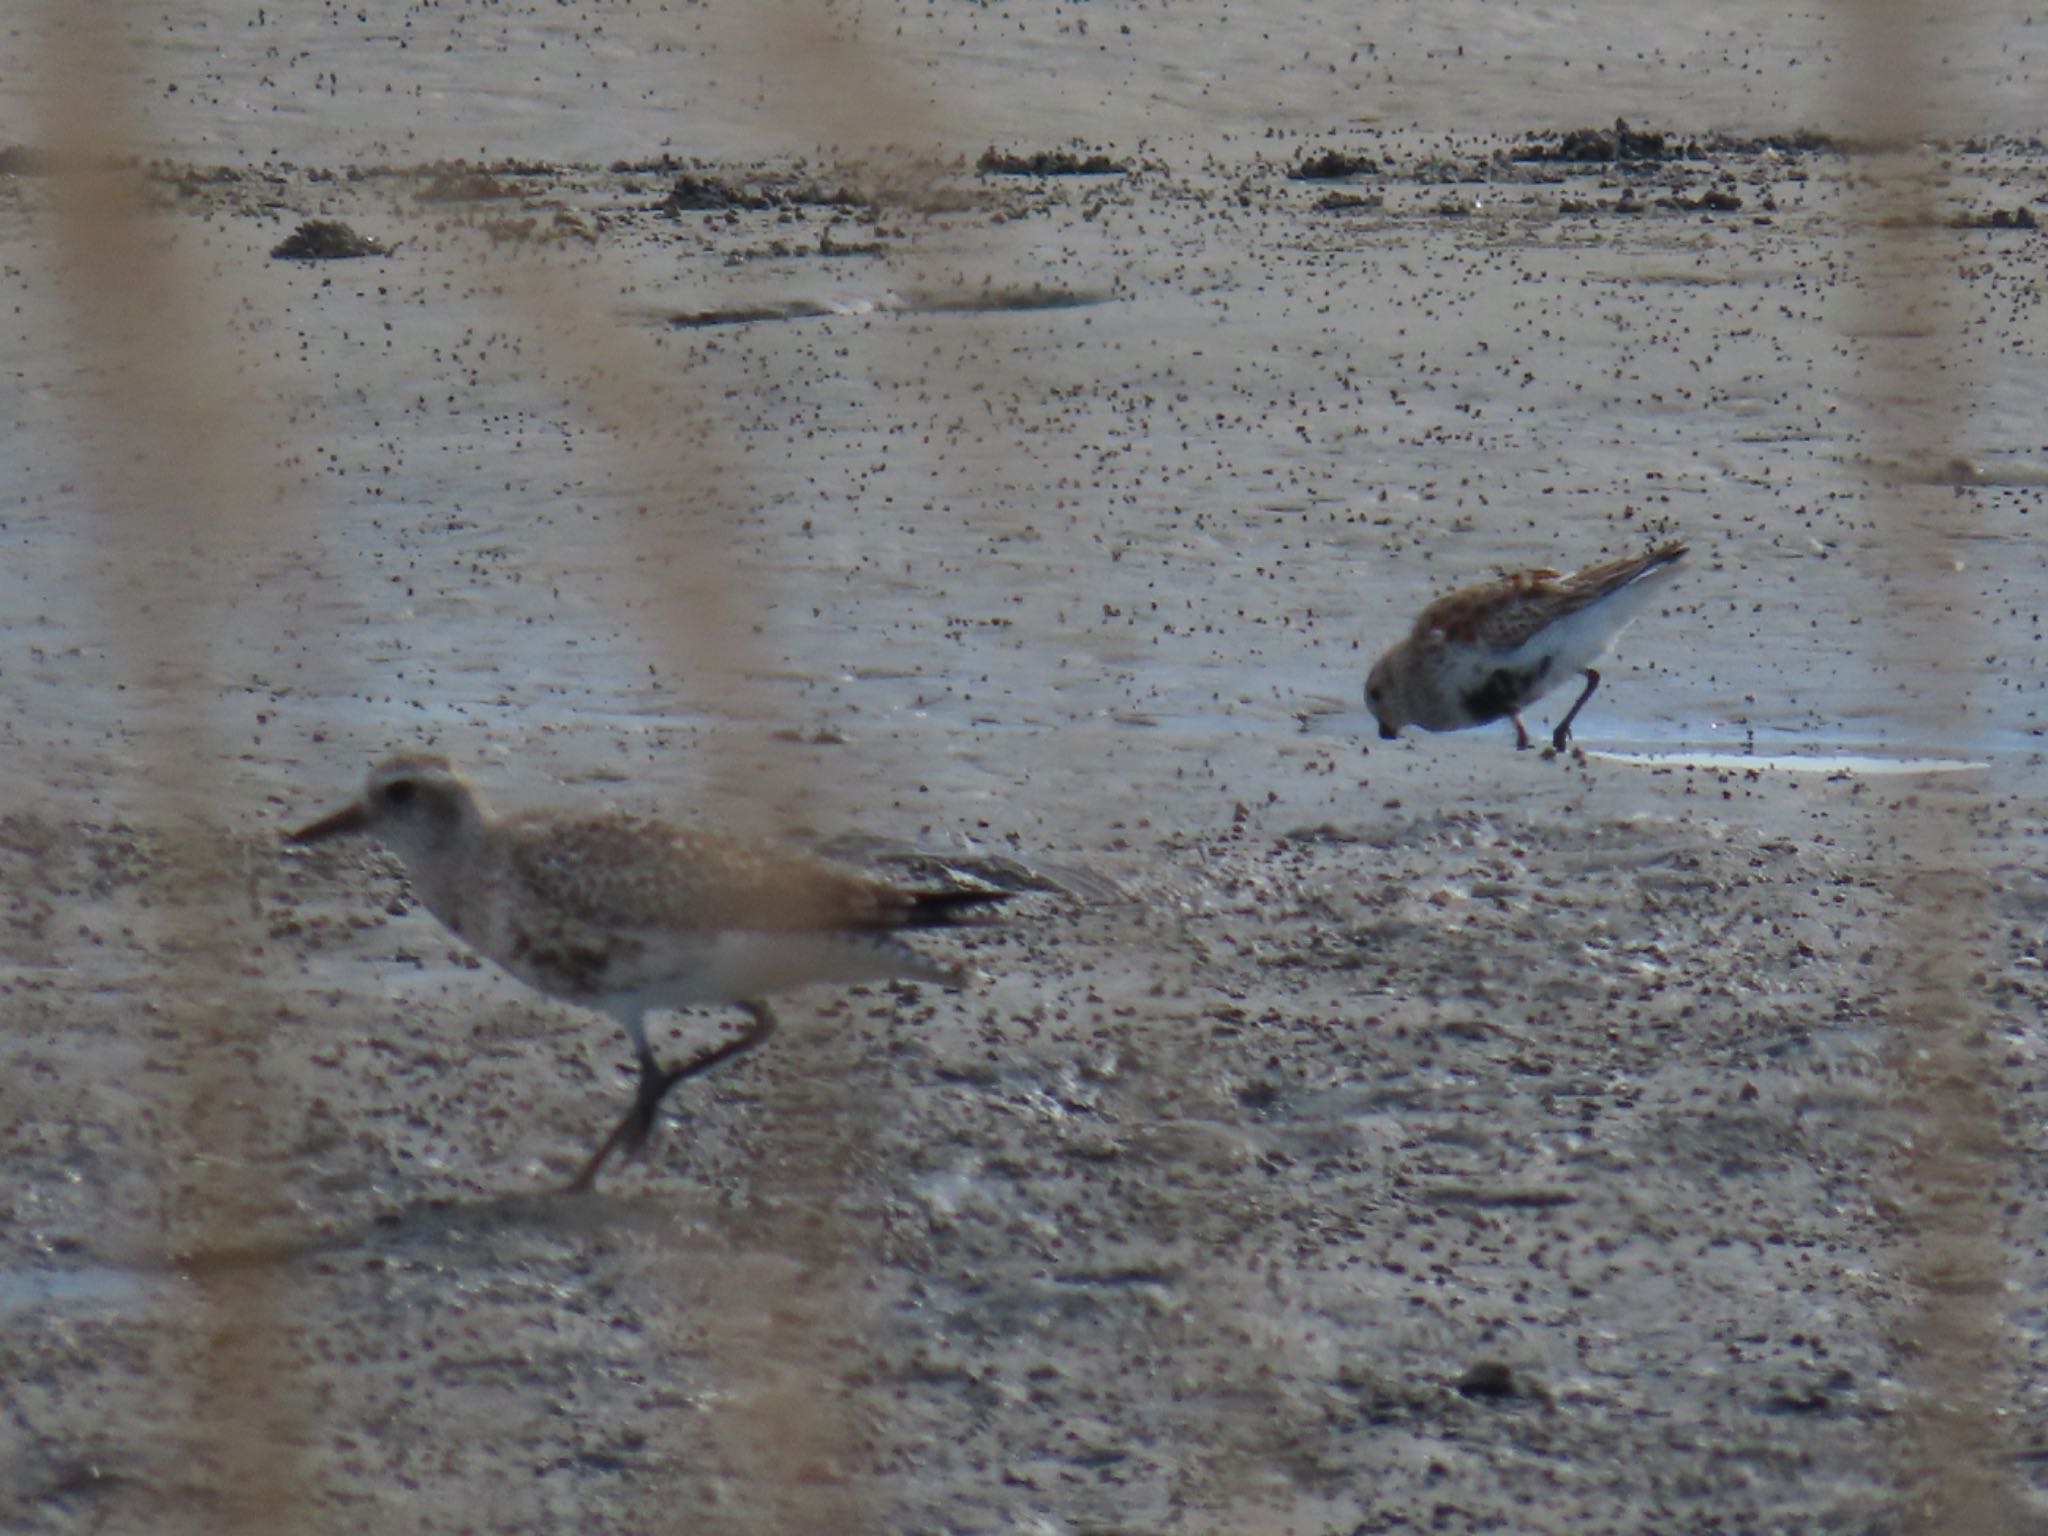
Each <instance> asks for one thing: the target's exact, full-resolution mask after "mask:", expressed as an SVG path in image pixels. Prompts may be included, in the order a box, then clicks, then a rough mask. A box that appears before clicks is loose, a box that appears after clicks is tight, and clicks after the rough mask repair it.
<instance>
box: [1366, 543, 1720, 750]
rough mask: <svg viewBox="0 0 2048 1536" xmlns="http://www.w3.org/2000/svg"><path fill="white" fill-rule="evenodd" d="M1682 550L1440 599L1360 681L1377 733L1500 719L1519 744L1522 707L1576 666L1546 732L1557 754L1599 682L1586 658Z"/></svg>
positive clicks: (1523, 738) (1523, 574)
mask: <svg viewBox="0 0 2048 1536" xmlns="http://www.w3.org/2000/svg"><path fill="white" fill-rule="evenodd" d="M1684 556H1685V545H1683V544H1680V543H1675V542H1674V543H1670V544H1661V545H1659V546H1658V547H1657V548H1655V549H1653V550H1651V551H1650V552H1649V553H1648V554H1643V555H1631V556H1629V557H1627V558H1626V559H1622V560H1610V561H1608V562H1607V563H1606V564H1604V565H1589V566H1587V567H1586V569H1584V570H1583V571H1575V572H1573V573H1572V574H1571V575H1569V576H1561V575H1559V574H1558V573H1557V572H1556V571H1517V572H1515V573H1514V574H1513V575H1509V576H1503V577H1501V578H1500V579H1498V580H1497V581H1482V582H1480V583H1478V584H1477V585H1475V586H1470V587H1465V588H1462V589H1461V590H1459V591H1456V592H1453V593H1451V594H1450V595H1449V596H1448V597H1440V598H1438V599H1437V600H1436V601H1435V602H1433V603H1431V604H1430V605H1429V606H1428V607H1427V608H1425V609H1423V610H1422V616H1421V617H1420V618H1418V619H1417V620H1416V621H1415V627H1414V628H1413V629H1412V630H1410V631H1409V632H1408V634H1407V636H1406V637H1405V638H1403V639H1401V640H1399V641H1397V642H1395V644H1394V645H1393V646H1392V647H1391V648H1390V649H1389V650H1388V651H1387V653H1386V654H1385V655H1384V656H1382V657H1380V659H1379V660H1378V661H1377V662H1375V663H1374V664H1373V669H1372V672H1371V674H1370V675H1369V676H1368V677H1367V678H1366V680H1365V702H1366V706H1367V707H1368V708H1369V709H1371V710H1372V712H1373V715H1374V716H1375V717H1376V718H1377V719H1378V720H1379V723H1380V736H1381V738H1382V739H1383V740H1386V741H1392V740H1394V738H1395V737H1397V736H1399V735H1400V734H1401V727H1402V726H1404V725H1419V726H1421V727H1422V728H1423V729H1424V730H1426V731H1462V730H1464V729H1465V728H1466V727H1468V726H1474V725H1485V724H1487V723H1489V722H1490V721H1494V720H1499V719H1501V718H1502V717H1506V718H1507V719H1509V720H1512V721H1514V723H1515V745H1516V746H1517V747H1524V748H1526V747H1528V746H1529V745H1530V741H1529V732H1528V730H1527V729H1526V728H1525V727H1524V726H1523V724H1522V711H1523V710H1525V709H1527V708H1528V707H1529V706H1530V705H1531V704H1533V703H1535V702H1536V700H1538V699H1540V698H1542V697H1543V695H1544V694H1546V693H1549V692H1550V691H1551V690H1552V689H1553V688H1556V687H1557V686H1558V685H1559V684H1560V683H1562V682H1563V681H1564V680H1565V679H1566V678H1567V677H1569V676H1570V675H1571V674H1572V673H1574V672H1582V673H1584V674H1585V678H1586V687H1585V691H1584V692H1582V693H1581V694H1580V695H1579V696H1578V698H1577V699H1576V700H1575V701H1574V702H1573V704H1572V707H1571V708H1570V709H1569V710H1567V711H1566V712H1565V717H1564V718H1563V719H1562V720H1560V721H1558V723H1557V729H1556V730H1555V731H1553V732H1551V736H1550V743H1551V746H1552V747H1553V748H1555V749H1556V750H1557V751H1559V752H1562V751H1563V750H1564V745H1565V742H1566V741H1567V740H1568V739H1569V738H1570V736H1571V730H1572V721H1574V720H1576V719H1577V718H1578V716H1579V711H1580V710H1581V709H1582V708H1584V707H1585V703H1586V700H1588V699H1590V698H1591V697H1592V696H1593V690H1594V689H1595V688H1598V687H1599V686H1600V674H1599V673H1598V672H1596V671H1594V670H1593V666H1592V663H1593V662H1594V661H1596V660H1598V659H1599V656H1600V653H1601V652H1602V651H1604V650H1606V649H1607V647H1608V644H1609V642H1611V641H1612V640H1613V639H1614V637H1615V636H1616V635H1618V634H1620V633H1621V631H1622V630H1624V629H1626V628H1627V627H1628V625H1629V623H1630V621H1632V620H1633V619H1634V618H1635V616H1636V614H1637V613H1638V612H1640V611H1641V609H1642V607H1643V605H1644V604H1645V603H1647V602H1648V601H1649V600H1650V598H1651V596H1652V594H1654V593H1655V592H1656V591H1657V590H1658V589H1659V588H1661V587H1662V586H1663V585H1664V583H1665V581H1666V580H1667V579H1668V578H1669V577H1670V576H1671V574H1672V572H1673V568H1674V567H1675V566H1676V565H1677V563H1678V562H1679V560H1681V559H1682V558H1684Z"/></svg>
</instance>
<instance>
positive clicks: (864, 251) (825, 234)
mask: <svg viewBox="0 0 2048 1536" xmlns="http://www.w3.org/2000/svg"><path fill="white" fill-rule="evenodd" d="M837 227H838V226H837V225H836V224H827V225H826V226H825V228H824V230H823V231H822V232H821V233H820V234H819V236H818V254H819V255H820V256H880V255H881V254H882V253H883V251H884V249H885V247H884V246H883V244H882V242H881V241H879V240H861V241H855V242H853V243H851V244H849V243H847V242H845V241H841V240H834V239H833V238H832V231H833V230H834V229H836V228H837Z"/></svg>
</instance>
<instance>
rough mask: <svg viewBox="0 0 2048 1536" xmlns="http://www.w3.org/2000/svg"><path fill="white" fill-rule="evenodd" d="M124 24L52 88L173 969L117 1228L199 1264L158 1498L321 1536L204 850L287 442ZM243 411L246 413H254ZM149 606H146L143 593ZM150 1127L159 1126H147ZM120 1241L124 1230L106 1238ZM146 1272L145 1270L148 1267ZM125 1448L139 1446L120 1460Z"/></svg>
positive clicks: (150, 941)
mask: <svg viewBox="0 0 2048 1536" xmlns="http://www.w3.org/2000/svg"><path fill="white" fill-rule="evenodd" d="M120 11H121V8H120V7H117V6H112V5H81V4H69V3H52V4H50V5H48V6H47V7H45V8H44V10H43V15H42V20H43V22H44V26H45V30H44V34H43V39H44V48H45V54H44V59H45V62H46V64H47V66H48V68H47V69H46V71H45V77H46V79H47V80H48V81H49V82H50V84H49V88H48V92H47V95H46V97H45V100H46V102H47V109H46V116H45V119H44V121H43V123H42V124H41V125H40V126H41V128H42V132H43V136H44V142H45V143H46V144H47V146H48V148H49V149H50V151H51V154H52V159H53V164H54V165H55V167H56V172H57V174H56V176H55V179H54V188H55V199H56V212H57V221H56V234H57V238H56V241H55V243H54V247H53V250H54V255H55V264H56V267H57V271H56V273H55V274H54V276H55V279H56V286H57V287H59V288H60V289H62V290H63V291H64V293H65V296H66V299H67V301H68V309H69V319H70V324H71V327H72V332H73V336H74V340H75V355H76V358H77V367H78V379H79V389H78V393H77V399H78V402H79V404H78V411H77V419H76V422H75V426H76V431H75V438H74V440H75V442H76V444H77V445H78V447H79V451H80V453H81V457H82V459H83V460H84V462H81V463H80V464H79V466H78V483H79V484H80V486H81V487H82V491H83V495H82V497H81V500H82V501H83V502H84V503H85V514H86V515H87V516H88V517H89V518H90V519H91V520H92V521H93V522H94V523H95V524H96V533H97V537H96V538H95V539H94V541H93V543H94V545H95V546H96V550H97V556H98V558H97V559H96V560H95V562H94V563H93V567H92V571H91V574H90V575H89V576H87V577H86V578H85V579H87V580H89V581H93V580H96V581H97V582H99V583H100V584H101V592H100V594H99V599H100V601H99V607H100V610H101V612H102V613H103V614H104V616H105V623H106V631H105V635H104V644H105V645H106V647H107V649H108V652H109V653H110V655H111V656H113V657H114V658H117V659H118V661H119V663H120V670H121V671H122V672H123V673H124V674H125V675H126V676H127V677H128V679H129V684H128V695H129V699H130V701H131V706H130V709H131V712H129V713H127V714H126V716H125V718H124V719H123V720H122V722H121V723H122V726H123V727H124V729H125V734H126V735H127V736H128V738H129V742H130V750H131V751H132V753H133V757H134V766H135V771H134V772H133V773H132V775H130V776H129V777H128V778H127V779H126V780H125V781H124V782H121V783H119V784H115V785H112V786H110V787H109V793H108V796H107V798H108V801H109V802H110V805H111V807H112V809H113V811H114V812H115V814H117V815H120V816H125V817H132V818H133V819H134V821H135V822H136V823H137V824H139V825H140V826H141V827H142V828H143V829H145V836H146V837H147V839H148V840H149V841H150V842H152V843H153V844H154V848H155V852H154V856H153V857H152V858H151V859H150V860H149V867H150V873H149V877H148V878H149V879H150V881H151V884H152V887H153V892H152V896H153V899H152V901H151V903H150V905H151V908H152V911H153V915H154V924H153V931H152V932H150V933H147V934H145V935H143V941H144V942H145V944H147V945H148V947H149V949H150V951H151V952H152V953H153V954H154V955H155V956H156V957H157V959H158V961H159V962H160V965H161V969H160V970H159V971H158V973H157V975H156V978H155V980H156V984H157V985H156V990H155V995H154V997H153V998H152V999H150V1001H151V1002H153V1004H154V1009H153V1010H149V1009H144V1010H139V1012H144V1013H149V1014H151V1015H152V1016H151V1017H149V1019H148V1021H147V1023H146V1024H145V1022H144V1020H142V1019H140V1018H138V1020H137V1021H136V1023H135V1026H134V1027H135V1028H136V1029H137V1030H138V1031H139V1030H142V1029H144V1028H149V1029H151V1030H152V1032H153V1034H154V1036H155V1038H156V1039H158V1040H159V1041H161V1042H163V1056H165V1057H168V1058H169V1060H168V1062H166V1063H165V1065H166V1066H167V1067H168V1070H163V1071H158V1072H155V1073H153V1074H152V1075H151V1080H152V1081H154V1082H156V1083H158V1084H163V1085H166V1089H165V1091H166V1092H168V1093H169V1094H171V1095H173V1096H174V1097H173V1098H172V1101H171V1102H170V1103H168V1104H166V1105H165V1106H164V1108H165V1109H166V1110H167V1111H168V1112H169V1113H167V1114H166V1115H165V1116H164V1117H163V1118H164V1120H165V1122H166V1123H167V1125H169V1126H170V1127H174V1129H173V1130H172V1131H171V1134H170V1135H169V1137H168V1140H169V1142H170V1144H171V1145H170V1148H169V1149H168V1150H169V1153H170V1155H169V1156H168V1157H166V1159H165V1160H164V1163H163V1164H162V1165H161V1166H162V1169H163V1175H162V1180H163V1181H162V1182H161V1183H160V1184H159V1187H158V1189H157V1191H156V1194H157V1211H158V1230H157V1231H156V1232H154V1233H142V1232H125V1233H124V1232H118V1231H109V1232H108V1233H107V1234H106V1237H107V1240H108V1242H109V1244H110V1245H111V1246H115V1247H119V1246H121V1245H122V1244H124V1243H129V1244H135V1245H137V1246H141V1245H147V1244H151V1243H155V1244H160V1248H159V1250H158V1252H157V1253H156V1255H155V1259H156V1261H157V1262H159V1263H161V1264H163V1265H165V1266H167V1267H172V1268H180V1267H183V1268H187V1269H188V1272H189V1274H190V1277H191V1279H192V1282H193V1283H192V1285H191V1286H190V1287H189V1289H186V1290H183V1291H182V1292H181V1293H180V1294H182V1295H185V1296H187V1297H189V1299H190V1305H191V1310H192V1315H191V1316H190V1317H189V1318H187V1319H185V1320H183V1323H184V1327H183V1332H184V1334H185V1336H186V1338H187V1339H188V1341H189V1343H188V1346H187V1349H188V1353H187V1355H186V1358H189V1359H190V1360H191V1362H192V1370H193V1380H192V1381H191V1382H190V1383H189V1390H190V1394H191V1397H190V1400H191V1404H192V1412H191V1414H190V1415H189V1417H187V1418H186V1419H185V1420H184V1421H183V1422H179V1423H174V1424H167V1425H165V1426H164V1432H165V1434H166V1436H167V1438H168V1439H169V1440H170V1441H171V1442H172V1443H173V1444H174V1445H175V1446H176V1447H177V1452H178V1456H179V1464H178V1465H176V1466H175V1467H174V1468H172V1469H170V1471H169V1473H168V1475H169V1476H170V1477H171V1478H172V1479H173V1483H172V1487H171V1488H169V1489H164V1490H160V1493H161V1494H162V1495H164V1496H166V1497H167V1498H169V1499H170V1500H171V1502H172V1504H173V1506H174V1507H175V1505H176V1504H177V1503H178V1502H179V1500H180V1499H183V1500H186V1501H189V1504H190V1506H191V1507H190V1508H189V1509H188V1510H185V1511H183V1513H185V1515H186V1517H187V1519H188V1520H189V1522H190V1524H191V1525H192V1527H193V1528H204V1529H208V1530H220V1531H250V1532H256V1531H262V1532H285V1531H290V1530H293V1529H296V1528H298V1527H300V1526H301V1525H303V1524H304V1515H305V1510H306V1507H307V1506H306V1503H305V1479H304V1477H303V1476H302V1473H301V1468H300V1465H299V1457H300V1454H301V1450H302V1448H303V1446H304V1445H305V1443H306V1440H307V1434H308V1426H307V1416H306V1411H305V1404H304V1400H303V1397H302V1393H301V1384H300V1382H299V1380H298V1378H297V1375H296V1373H295V1372H294V1370H293V1369H292V1366H291V1362H290V1360H289V1359H288V1358H287V1356H288V1351H287V1349H286V1345H285V1334H284V1325H283V1322H282V1319H283V1317H284V1316H285V1315H286V1314H287V1313H288V1312H289V1310H290V1298H289V1297H288V1295H287V1294H286V1291H287V1289H288V1287H289V1286H290V1285H291V1284H292V1277H291V1271H290V1270H289V1269H287V1268H285V1267H283V1266H280V1265H276V1264H270V1263H263V1262H225V1263H224V1262H218V1261H219V1260H220V1259H222V1258H223V1257H225V1256H230V1255H235V1254H246V1253H247V1252H248V1251H249V1245H250V1244H251V1242H252V1240H253V1239H254V1236H255V1234H257V1233H259V1232H260V1231H261V1229H262V1227H263V1225H264V1223H265V1222H266V1220H269V1219H274V1218H275V1217H276V1216H277V1215H278V1214H279V1213H278V1211H277V1210H276V1209H275V1208H276V1206H277V1205H278V1203H279V1197H278V1195H277V1193H276V1190H275V1188H274V1186H273V1183H272V1181H271V1180H270V1179H268V1178H267V1177H266V1176H265V1174H264V1171H263V1170H264V1168H265V1167H266V1165H267V1163H268V1147H269V1144H270V1143H271V1140H272V1137H271V1135H270V1129H271V1128H270V1127H269V1126H267V1125H266V1123H265V1120H264V1117H263V1112H262V1111H263V1099H264V1084H263V1082H262V1079H261V1075H260V1071H259V1064H260V1062H261V1061H262V1058H263V1050H264V1043H265V1037H266V1034H267V1027H266V1026H267V1021H266V1020H265V1018H264V1017H263V1015H262V1011H261V1008H260V1003H259V999H258V998H257V997H256V996H255V994H254V991H253V988H252V987H251V985H250V984H249V982H248V980H247V973H246V967H245V966H244V964H243V963H242V960H241V955H242V954H243V953H245V952H246V946H247V945H248V944H249V943H250V942H251V925H252V924H253V922H254V920H255V916H256V914H255V912H254V905H253V902H252V901H251V900H250V899H249V896H248V893H247V886H246V883H245V882H243V881H241V880H239V879H238V878H237V873H236V871H235V870H234V869H233V868H232V867H231V866H230V863H229V855H228V852H227V845H226V843H225V842H224V841H223V840H220V839H217V838H214V837H212V836H209V835H208V833H207V828H208V826H209V825H216V826H217V825H218V824H219V822H220V821H221V819H222V818H223V816H224V815H225V814H226V808H225V807H223V806H222V805H221V804H220V803H219V789H218V767H217V765H218V764H219V763H220V762H221V761H222V760H223V759H224V758H225V757H226V756H227V755H228V752H229V750H230V749H229V747H228V744H227V742H226V740H225V739H224V737H223V736H222V734H221V731H220V730H219V728H218V726H219V722H218V721H217V720H216V719H215V718H214V717H213V714H214V703H215V689H214V683H213V681H212V680H211V671H212V669H211V667H210V665H209V661H210V659H211V658H210V653H211V651H212V649H213V645H214V642H215V641H216V640H217V639H218V638H219V630H218V626H220V625H222V624H224V623H225V622H227V621H226V619H225V616H224V615H222V614H220V613H218V612H217V611H209V610H208V607H207V600H206V598H205V596H204V595H203V594H204V590H205V589H204V586H203V584H202V583H201V582H200V581H199V580H197V579H196V578H197V577H198V575H199V574H200V572H201V571H202V569H203V562H204V561H205V560H206V558H207V554H208V552H209V551H212V550H219V549H224V548H227V547H230V546H232V544H233V543H234V541H236V540H238V539H241V538H243V537H245V536H246V535H247V534H248V533H249V531H250V525H249V519H251V518H252V517H261V518H265V519H266V520H267V519H268V518H270V517H271V516H272V515H273V514H272V513H271V511H270V503H271V498H270V497H269V496H268V495H267V494H265V493H264V492H263V490H262V489H261V488H260V487H259V485H258V483H257V480H256V476H255V474H254V471H253V468H252V460H251V455H250V448H251V445H252V443H257V442H261V443H268V442H270V441H273V440H274V439H272V438H270V437H269V436H268V435H266V434H265V433H263V432H262V431H261V429H260V422H261V416H262V412H261V410H260V408H258V407H255V406H254V405H253V403H252V402H251V401H250V400H249V399H247V398H246V395H247V391H246V390H241V391H238V390H237V389H236V387H235V386H234V385H233V383H232V382H231V372H230V369H229V368H228V367H227V365H226V363H225V361H224V358H223V356H222V355H221V353H220V351H219V349H218V347H217V345H216V332H215V331H214V330H213V329H212V328H211V327H209V325H208V324H207V317H208V315H209V314H210V313H211V308H212V307H211V306H210V305H209V303H208V302H207V300H208V299H209V298H210V297H212V296H210V295H206V294H204V293H202V292H201V291H200V285H199V283H198V281H197V280H196V278H195V276H194V275H193V273H192V271H191V270H190V268H189V264H188V263H186V262H184V261H181V260H180V259H179V257H178V253H177V251H176V249H175V248H174V245H173V242H172V239H171V231H170V230H169V228H168V227H167V226H168V223H169V221H168V220H167V219H165V218H163V217H162V216H152V215H151V214H150V213H149V212H148V211H147V210H146V205H145V197H144V189H143V184H142V177H141V175H140V173H139V171H138V170H136V169H135V168H134V166H135V162H136V161H137V160H138V159H146V158H147V157H148V155H149V152H150V151H149V144H148V139H147V128H146V125H145V124H144V123H143V122H142V120H141V119H140V118H139V117H138V116H136V115H134V113H133V111H132V107H133V104H134V103H135V102H136V101H137V100H139V99H140V92H141V90H142V86H141V82H140V80H139V78H138V74H137V71H136V70H135V69H134V68H133V63H134V61H133V60H132V59H131V57H130V53H129V49H128V47H127V45H126V43H125V41H124V39H123V37H122V34H121V29H120V26H119V22H120V20H121V16H120ZM238 394H240V395H242V396H244V397H245V398H241V399H238V398H237V395H238ZM138 589H141V590H146V591H150V592H152V593H153V594H154V601H152V602H149V603H147V604H145V605H141V606H137V605H134V604H132V603H130V602H129V601H127V599H126V597H125V594H127V593H130V592H133V591H135V590H138ZM145 1112H146V1110H145ZM110 1225H111V1223H110ZM144 1262H145V1263H147V1262H148V1261H147V1259H145V1260H144ZM122 1449H123V1450H124V1451H125V1450H127V1449H129V1448H122Z"/></svg>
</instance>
